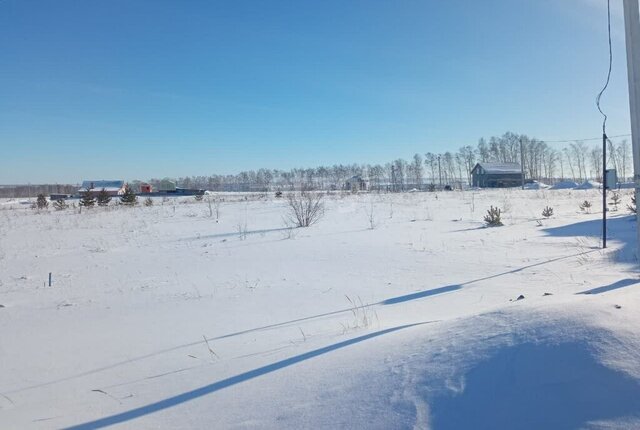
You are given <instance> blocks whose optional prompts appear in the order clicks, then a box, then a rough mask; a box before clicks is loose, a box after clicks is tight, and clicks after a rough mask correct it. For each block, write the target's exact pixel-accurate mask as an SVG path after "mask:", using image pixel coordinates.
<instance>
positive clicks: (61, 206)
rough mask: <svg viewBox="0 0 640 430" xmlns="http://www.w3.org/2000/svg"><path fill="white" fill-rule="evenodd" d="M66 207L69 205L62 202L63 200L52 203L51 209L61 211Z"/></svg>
mask: <svg viewBox="0 0 640 430" xmlns="http://www.w3.org/2000/svg"><path fill="white" fill-rule="evenodd" d="M68 207H69V205H68V204H67V202H65V201H64V199H58V200H56V201H55V203H53V208H54V209H55V210H57V211H63V210H65V209H67V208H68Z"/></svg>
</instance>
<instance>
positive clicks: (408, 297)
mask: <svg viewBox="0 0 640 430" xmlns="http://www.w3.org/2000/svg"><path fill="white" fill-rule="evenodd" d="M460 288H462V286H460V285H447V286H446V287H440V288H434V289H432V290H426V291H420V292H417V293H413V294H407V295H404V296H399V297H393V298H391V299H387V300H383V301H381V302H380V303H379V304H381V305H395V304H396V303H403V302H408V301H410V300H417V299H422V298H424V297H429V296H435V295H437V294H442V293H449V292H451V291H456V290H459V289H460Z"/></svg>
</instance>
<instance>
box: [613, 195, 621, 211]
mask: <svg viewBox="0 0 640 430" xmlns="http://www.w3.org/2000/svg"><path fill="white" fill-rule="evenodd" d="M620 200H622V199H621V198H620V193H616V192H615V191H614V192H613V194H611V204H612V205H613V210H614V211H618V205H619V204H620Z"/></svg>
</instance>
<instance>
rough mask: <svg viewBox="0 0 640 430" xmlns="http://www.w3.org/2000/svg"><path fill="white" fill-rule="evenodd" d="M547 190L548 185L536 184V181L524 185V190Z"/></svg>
mask: <svg viewBox="0 0 640 430" xmlns="http://www.w3.org/2000/svg"><path fill="white" fill-rule="evenodd" d="M547 188H549V185H547V184H544V183H542V182H538V181H532V182H530V183H528V184H524V189H525V190H544V189H547Z"/></svg>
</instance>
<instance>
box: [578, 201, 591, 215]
mask: <svg viewBox="0 0 640 430" xmlns="http://www.w3.org/2000/svg"><path fill="white" fill-rule="evenodd" d="M591 206H592V205H591V202H590V201H589V200H585V201H584V202H582V203H580V210H581V211H583V212H586V213H591Z"/></svg>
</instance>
